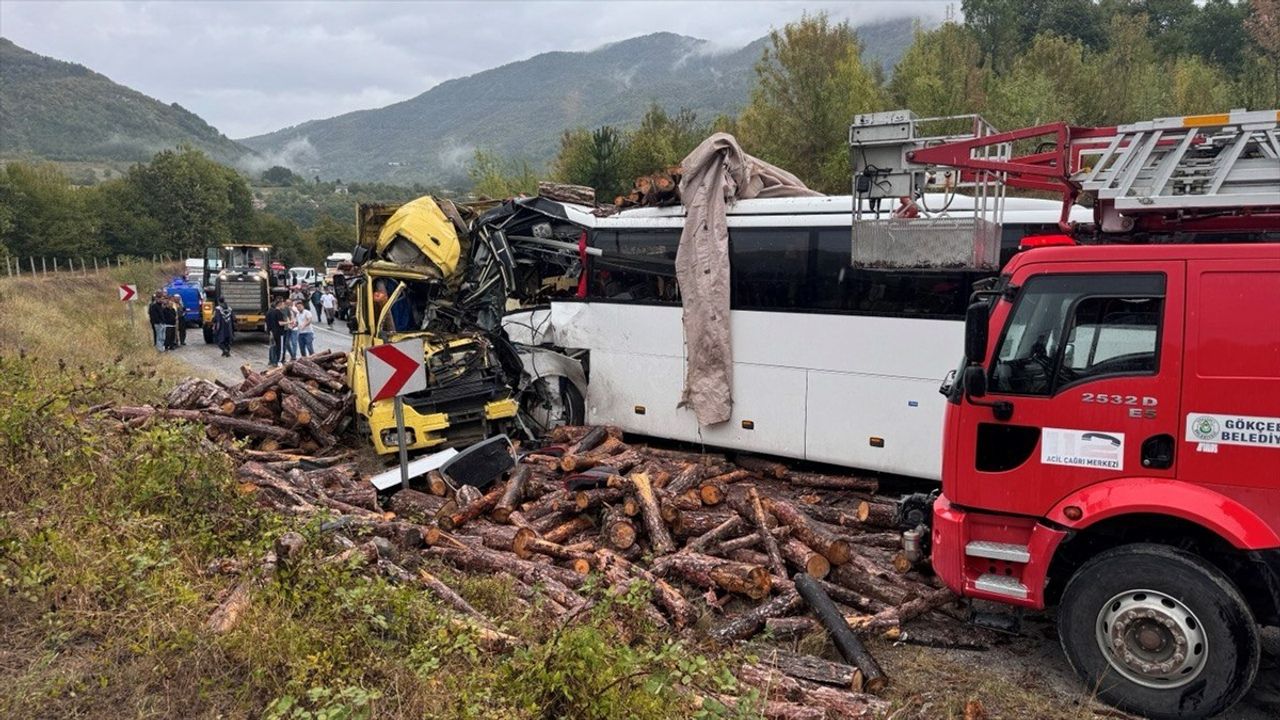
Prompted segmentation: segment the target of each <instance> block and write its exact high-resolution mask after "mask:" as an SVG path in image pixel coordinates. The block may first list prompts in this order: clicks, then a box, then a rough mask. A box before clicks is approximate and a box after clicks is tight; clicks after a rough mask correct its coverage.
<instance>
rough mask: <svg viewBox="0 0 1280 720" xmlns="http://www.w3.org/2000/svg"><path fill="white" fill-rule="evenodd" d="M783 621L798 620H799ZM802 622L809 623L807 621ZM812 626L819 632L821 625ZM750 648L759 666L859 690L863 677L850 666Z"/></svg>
mask: <svg viewBox="0 0 1280 720" xmlns="http://www.w3.org/2000/svg"><path fill="white" fill-rule="evenodd" d="M787 619H788V620H798V619H801V618H787ZM803 619H805V620H809V621H810V622H813V620H812V619H811V618H803ZM775 620H776V618H775ZM814 626H816V627H818V628H820V629H821V628H822V623H821V622H814ZM765 627H766V628H767V627H769V624H768V623H765ZM751 649H752V650H754V651H756V653H757V654H758V656H759V658H760V662H761V663H762V664H764V665H767V666H769V667H771V668H774V669H775V670H778V671H779V672H781V673H783V674H784V675H788V676H790V677H793V678H800V679H802V680H808V681H809V682H815V683H821V684H822V685H833V686H835V687H838V688H842V689H845V690H854V691H859V686H860V684H861V683H862V681H863V678H862V677H860V676H859V671H858V668H856V667H854V666H852V665H846V664H844V663H838V662H832V661H830V660H826V659H823V658H820V657H816V656H814V655H801V654H799V653H793V652H788V651H786V650H781V649H778V648H775V647H763V646H758V645H753V646H752V648H751Z"/></svg>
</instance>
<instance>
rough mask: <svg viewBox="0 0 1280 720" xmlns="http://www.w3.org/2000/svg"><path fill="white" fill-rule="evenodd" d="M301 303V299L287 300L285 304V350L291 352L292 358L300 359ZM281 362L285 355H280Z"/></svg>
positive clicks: (290, 357) (290, 356)
mask: <svg viewBox="0 0 1280 720" xmlns="http://www.w3.org/2000/svg"><path fill="white" fill-rule="evenodd" d="M299 304H301V300H300V299H293V300H289V301H286V302H285V304H284V308H282V309H283V310H284V313H285V342H284V351H285V352H287V353H289V359H290V360H297V359H298V305H299ZM280 362H284V355H281V356H280Z"/></svg>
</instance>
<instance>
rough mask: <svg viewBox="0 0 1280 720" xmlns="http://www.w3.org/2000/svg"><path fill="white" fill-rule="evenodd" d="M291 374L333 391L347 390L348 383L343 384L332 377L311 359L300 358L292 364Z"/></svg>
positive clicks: (290, 366)
mask: <svg viewBox="0 0 1280 720" xmlns="http://www.w3.org/2000/svg"><path fill="white" fill-rule="evenodd" d="M289 372H291V373H293V374H294V375H297V376H298V377H300V378H306V379H308V380H315V381H316V382H318V383H320V384H321V385H323V386H325V387H327V388H332V389H333V390H346V389H347V384H346V383H344V382H342V381H341V380H337V379H335V378H334V377H333V376H332V375H330V374H329V373H328V372H325V371H324V370H323V369H321V368H320V366H319V365H316V364H315V363H314V362H312V361H311V360H310V359H309V358H298V359H297V360H296V361H294V362H292V363H290V364H289Z"/></svg>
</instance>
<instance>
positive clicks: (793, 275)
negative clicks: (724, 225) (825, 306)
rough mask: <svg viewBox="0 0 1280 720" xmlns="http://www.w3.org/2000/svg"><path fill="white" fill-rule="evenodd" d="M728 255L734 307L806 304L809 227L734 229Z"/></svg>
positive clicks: (772, 307)
mask: <svg viewBox="0 0 1280 720" xmlns="http://www.w3.org/2000/svg"><path fill="white" fill-rule="evenodd" d="M729 254H730V262H729V265H730V267H731V268H732V270H731V277H732V284H733V307H735V308H738V309H742V310H796V309H800V308H803V307H805V306H806V305H808V303H809V294H810V293H809V288H808V285H809V229H808V228H795V229H793V228H733V229H730V230H729Z"/></svg>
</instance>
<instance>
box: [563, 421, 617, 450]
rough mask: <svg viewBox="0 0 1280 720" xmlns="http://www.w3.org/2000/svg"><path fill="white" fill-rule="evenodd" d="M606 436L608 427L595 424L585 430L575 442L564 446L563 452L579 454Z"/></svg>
mask: <svg viewBox="0 0 1280 720" xmlns="http://www.w3.org/2000/svg"><path fill="white" fill-rule="evenodd" d="M608 436H609V430H608V428H605V427H604V426H602V425H597V426H596V427H593V428H591V429H589V430H587V432H586V434H584V435H582V436H581V437H580V438H579V439H578V441H577V442H575V443H574V444H572V445H570V446H569V447H568V448H566V449H565V451H564V454H565V455H579V454H581V453H584V452H587V451H589V450H592V449H593V448H595V447H596V446H597V445H599V444H600V443H602V442H604V441H605V438H607V437H608Z"/></svg>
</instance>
